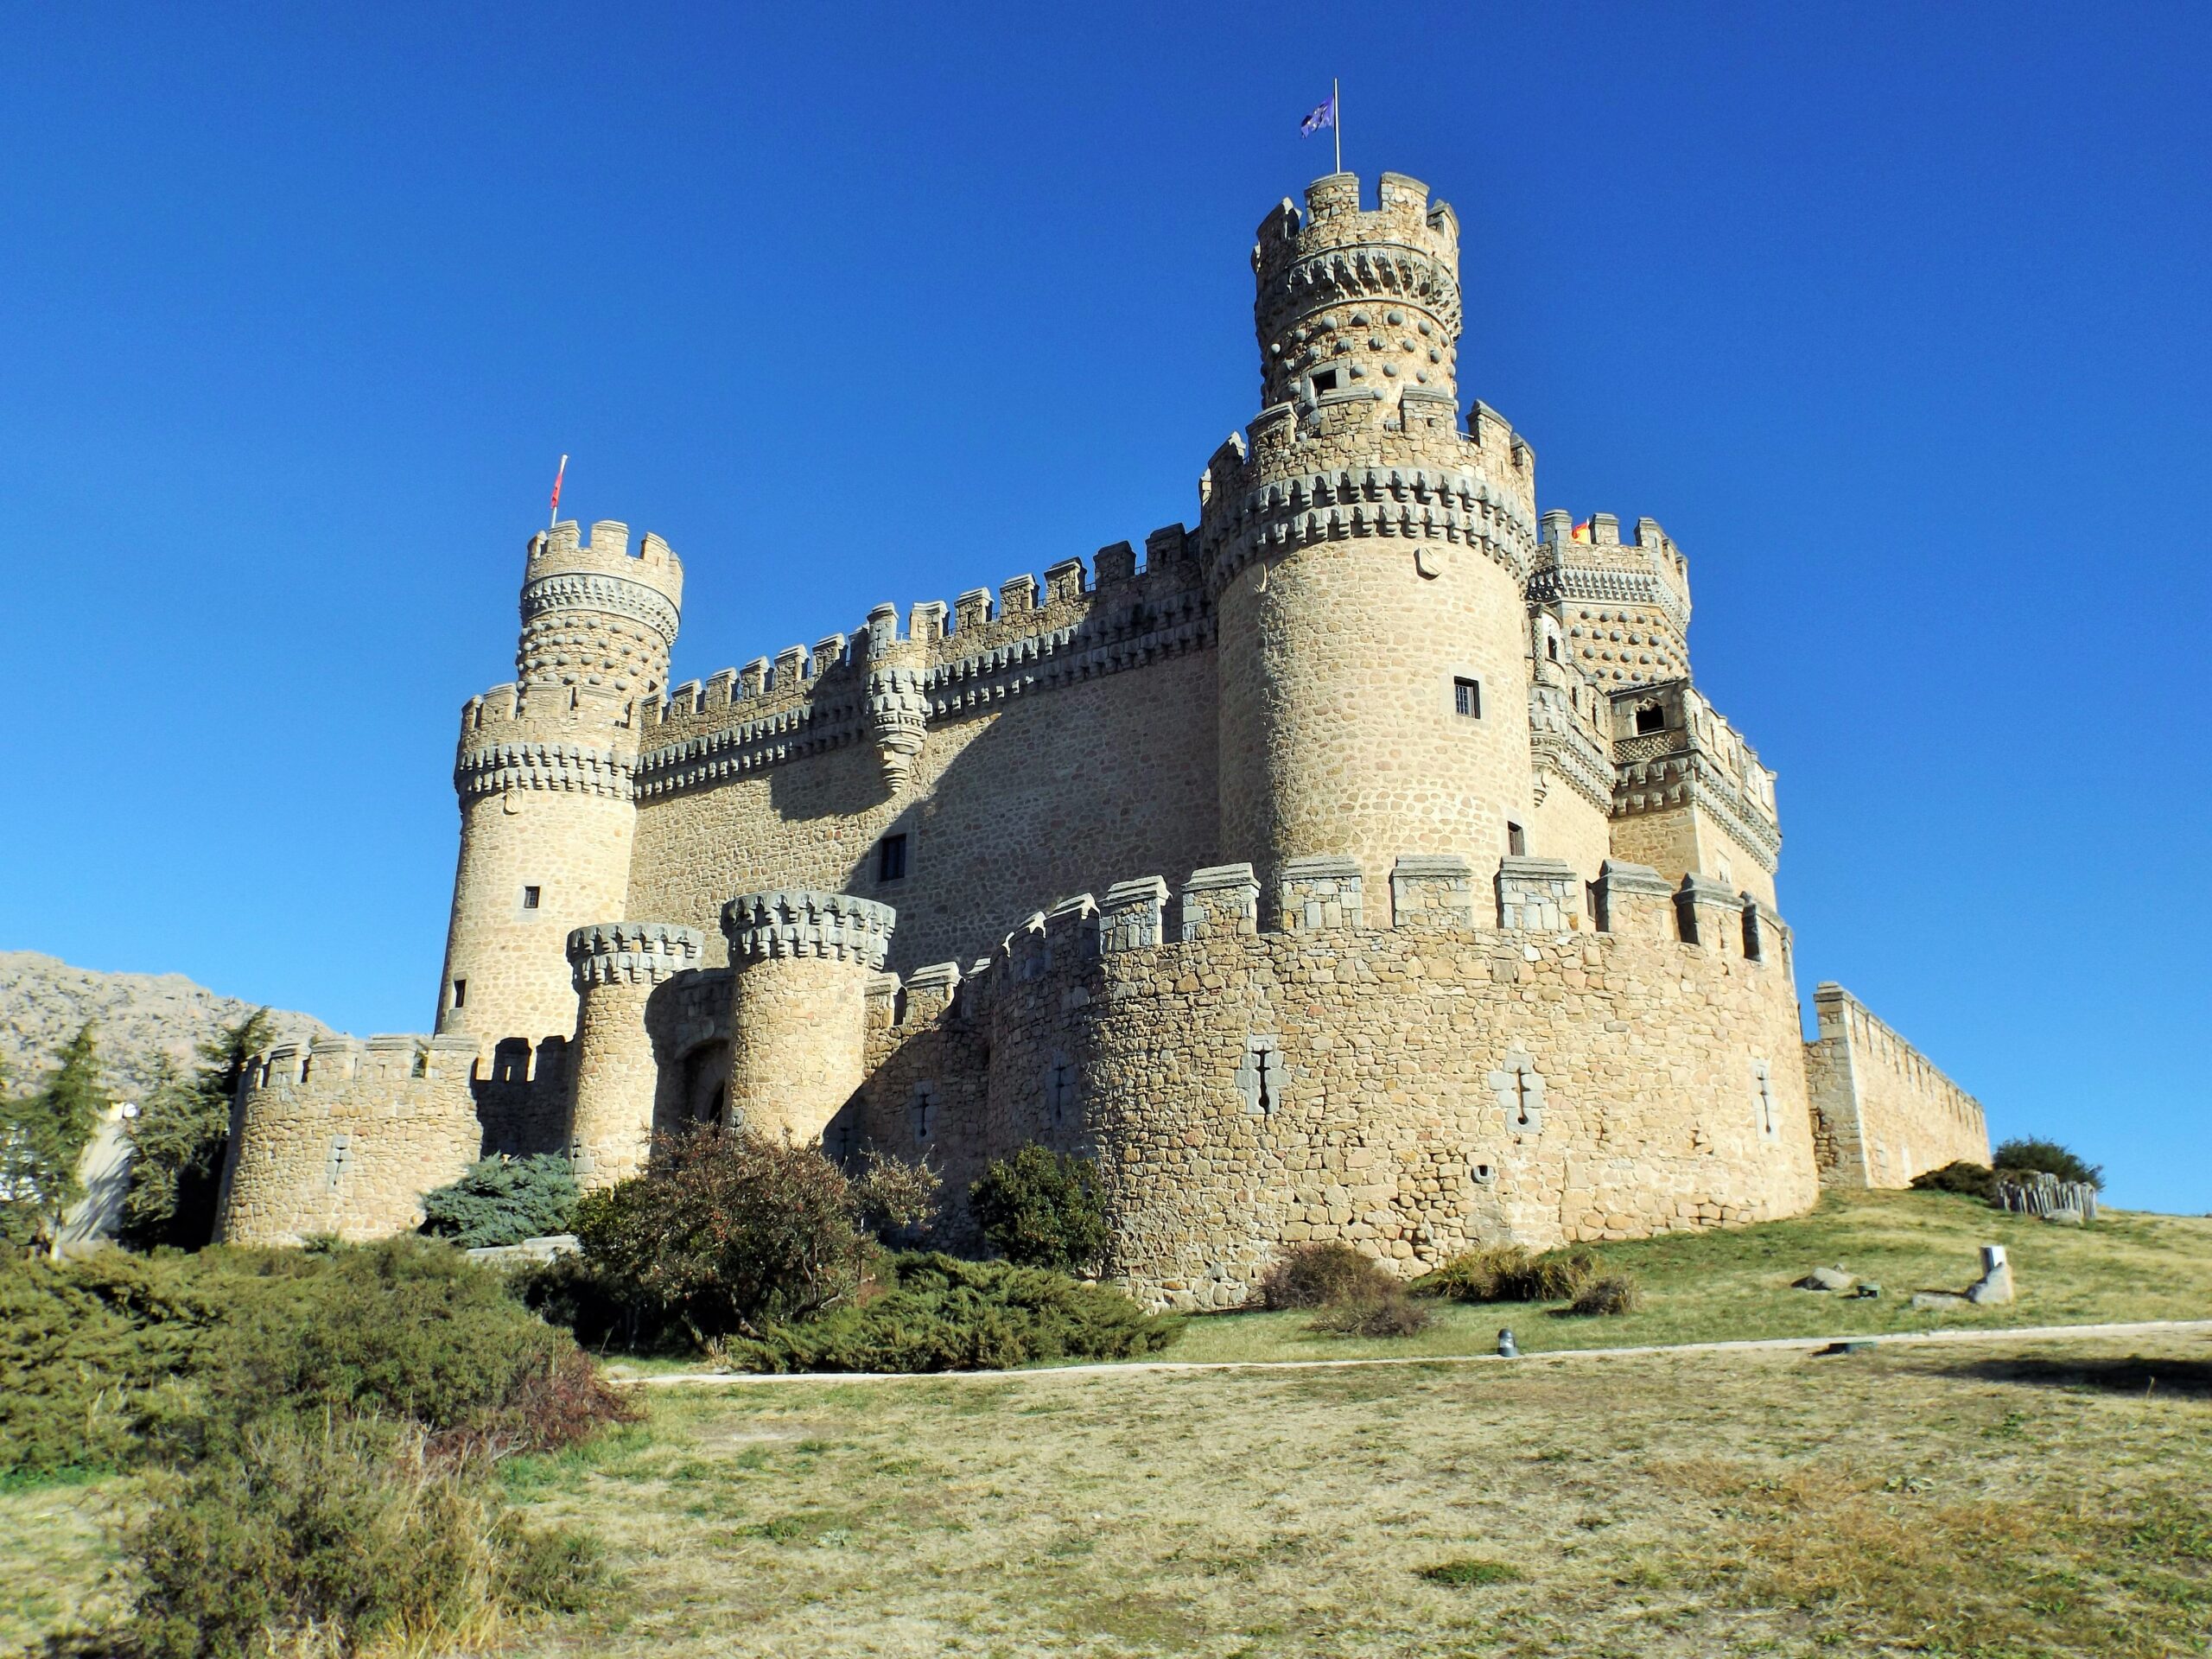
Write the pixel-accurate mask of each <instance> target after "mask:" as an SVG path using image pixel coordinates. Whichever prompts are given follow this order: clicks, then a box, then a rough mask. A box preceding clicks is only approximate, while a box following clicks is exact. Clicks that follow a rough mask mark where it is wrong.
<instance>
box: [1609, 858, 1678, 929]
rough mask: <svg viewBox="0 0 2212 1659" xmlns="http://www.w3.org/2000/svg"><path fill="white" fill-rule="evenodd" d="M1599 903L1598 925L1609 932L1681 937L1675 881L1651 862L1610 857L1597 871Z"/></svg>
mask: <svg viewBox="0 0 2212 1659" xmlns="http://www.w3.org/2000/svg"><path fill="white" fill-rule="evenodd" d="M1598 904H1599V911H1600V912H1601V915H1600V918H1599V926H1600V927H1602V928H1603V929H1604V930H1605V931H1606V932H1608V933H1623V934H1626V935H1628V936H1629V937H1630V938H1648V939H1673V938H1680V937H1681V933H1680V931H1679V929H1678V928H1677V926H1676V924H1675V888H1674V884H1673V883H1672V882H1670V881H1669V880H1667V878H1666V877H1665V876H1663V875H1662V874H1659V872H1658V871H1656V870H1655V869H1653V868H1651V867H1650V866H1649V864H1630V863H1625V862H1623V861H1619V860H1617V859H1610V858H1609V859H1607V860H1606V861H1605V863H1604V864H1603V865H1602V866H1600V867H1599V871H1598Z"/></svg>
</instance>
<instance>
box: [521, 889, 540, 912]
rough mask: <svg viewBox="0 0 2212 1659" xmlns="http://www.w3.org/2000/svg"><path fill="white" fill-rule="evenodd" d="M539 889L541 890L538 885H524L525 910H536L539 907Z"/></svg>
mask: <svg viewBox="0 0 2212 1659" xmlns="http://www.w3.org/2000/svg"><path fill="white" fill-rule="evenodd" d="M538 891H539V890H538V889H537V888H536V887H524V889H523V890H522V907H523V908H524V910H536V909H537V896H538Z"/></svg>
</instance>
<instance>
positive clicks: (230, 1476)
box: [114, 1418, 603, 1659]
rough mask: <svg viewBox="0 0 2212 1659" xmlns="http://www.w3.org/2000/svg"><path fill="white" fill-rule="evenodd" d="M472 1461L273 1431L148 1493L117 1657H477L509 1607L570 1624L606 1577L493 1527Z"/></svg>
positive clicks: (313, 1427) (354, 1427) (353, 1424)
mask: <svg viewBox="0 0 2212 1659" xmlns="http://www.w3.org/2000/svg"><path fill="white" fill-rule="evenodd" d="M483 1468H484V1463H483V1460H482V1459H462V1460H459V1461H454V1460H445V1459H438V1458H435V1457H434V1456H432V1455H431V1454H430V1452H429V1449H428V1446H427V1444H426V1442H425V1440H424V1438H423V1435H422V1434H421V1433H420V1432H419V1431H416V1430H411V1429H407V1428H401V1427H395V1426H393V1425H391V1424H389V1423H384V1422H378V1421H364V1420H359V1419H346V1418H333V1419H327V1420H325V1421H322V1422H320V1423H315V1422H311V1421H299V1420H294V1419H277V1420H273V1421H270V1422H268V1423H265V1424H262V1425H258V1426H257V1427H254V1428H253V1429H251V1431H250V1432H248V1433H246V1434H245V1436H244V1437H243V1439H242V1440H240V1441H239V1443H238V1446H236V1447H234V1448H232V1449H231V1450H230V1451H227V1452H224V1453H223V1454H222V1455H220V1456H218V1457H215V1458H211V1459H208V1460H207V1461H206V1462H204V1463H202V1464H200V1465H198V1466H197V1467H195V1468H194V1469H193V1470H191V1471H189V1472H188V1473H185V1474H183V1475H177V1476H168V1477H165V1478H156V1480H155V1482H154V1483H153V1486H152V1496H153V1502H152V1504H151V1506H150V1507H149V1510H147V1512H146V1514H145V1515H144V1516H143V1518H142V1519H140V1520H139V1521H137V1522H135V1523H134V1524H133V1525H132V1526H131V1527H130V1529H128V1531H127V1532H126V1533H125V1535H124V1556H125V1559H126V1561H127V1563H128V1570H129V1573H130V1579H131V1580H132V1581H133V1582H134V1583H135V1588H136V1594H135V1596H134V1599H133V1601H132V1604H131V1606H130V1611H129V1612H128V1613H127V1614H126V1615H125V1616H124V1618H123V1620H122V1621H121V1625H120V1628H119V1629H118V1630H117V1631H116V1632H114V1634H115V1636H116V1637H118V1641H117V1643H115V1646H116V1648H118V1649H120V1650H121V1651H124V1652H130V1653H136V1654H139V1655H143V1656H145V1659H247V1656H256V1659H258V1656H264V1655H269V1656H273V1655H277V1654H292V1653H296V1652H301V1651H315V1652H319V1653H333V1654H350V1653H354V1652H357V1651H359V1650H360V1649H363V1648H365V1647H371V1646H390V1647H401V1646H404V1647H406V1648H409V1649H413V1650H423V1651H429V1650H436V1651H445V1650H447V1649H448V1648H449V1647H451V1646H459V1645H464V1644H465V1645H470V1646H474V1645H476V1644H477V1643H480V1642H481V1640H482V1639H483V1638H484V1637H485V1636H486V1634H488V1632H489V1631H490V1630H491V1629H492V1628H493V1626H494V1625H495V1624H496V1621H497V1619H498V1618H499V1614H500V1612H501V1611H505V1610H507V1609H521V1608H544V1609H550V1610H556V1611H562V1610H573V1609H575V1607H578V1606H580V1605H582V1603H583V1601H584V1599H585V1597H586V1595H587V1594H588V1592H589V1591H590V1590H591V1589H592V1588H593V1587H594V1585H595V1583H596V1582H597V1581H598V1580H600V1579H601V1577H602V1576H603V1574H602V1572H601V1568H600V1567H599V1565H598V1560H597V1552H596V1549H595V1548H594V1546H592V1545H591V1544H590V1543H589V1542H588V1541H585V1540H581V1539H579V1538H578V1537H576V1535H573V1534H566V1533H550V1534H549V1533H542V1532H538V1531H537V1530H536V1529H531V1527H529V1526H528V1525H527V1524H526V1523H524V1522H522V1521H521V1520H520V1519H519V1517H518V1516H514V1515H513V1514H512V1513H503V1512H502V1511H501V1510H500V1509H499V1504H498V1501H497V1499H496V1497H495V1496H494V1495H493V1493H492V1491H490V1489H489V1488H488V1486H487V1485H486V1483H485V1482H484V1480H483V1478H482V1473H483Z"/></svg>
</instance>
